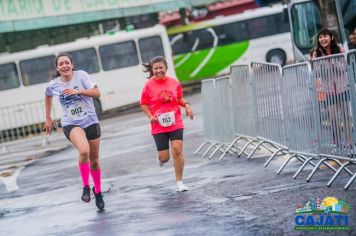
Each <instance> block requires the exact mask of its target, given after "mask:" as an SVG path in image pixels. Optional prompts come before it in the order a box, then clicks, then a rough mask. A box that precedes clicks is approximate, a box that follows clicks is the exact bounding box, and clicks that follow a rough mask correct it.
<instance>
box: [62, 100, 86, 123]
mask: <svg viewBox="0 0 356 236" xmlns="http://www.w3.org/2000/svg"><path fill="white" fill-rule="evenodd" d="M67 110H68V114H69V116H70V117H71V118H72V119H73V120H81V119H83V118H85V116H86V115H87V108H86V106H85V104H84V103H83V102H78V103H75V104H73V105H71V106H69V107H68V108H67Z"/></svg>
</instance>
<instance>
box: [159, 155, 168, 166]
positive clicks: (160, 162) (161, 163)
mask: <svg viewBox="0 0 356 236" xmlns="http://www.w3.org/2000/svg"><path fill="white" fill-rule="evenodd" d="M157 162H158V165H159V167H163V166H164V164H166V163H165V162H163V161H161V160H160V159H159V158H158V157H157Z"/></svg>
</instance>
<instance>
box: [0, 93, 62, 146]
mask: <svg viewBox="0 0 356 236" xmlns="http://www.w3.org/2000/svg"><path fill="white" fill-rule="evenodd" d="M61 115H62V114H61V111H60V107H59V103H58V102H54V103H53V109H52V118H53V119H54V121H55V125H56V127H58V126H59V119H60V117H61ZM44 122H45V105H44V100H41V101H35V102H29V103H23V104H19V105H16V106H9V107H4V108H1V109H0V143H6V142H8V141H11V140H18V139H22V138H25V137H29V136H31V137H32V136H38V135H42V134H43V132H42V129H43V124H44Z"/></svg>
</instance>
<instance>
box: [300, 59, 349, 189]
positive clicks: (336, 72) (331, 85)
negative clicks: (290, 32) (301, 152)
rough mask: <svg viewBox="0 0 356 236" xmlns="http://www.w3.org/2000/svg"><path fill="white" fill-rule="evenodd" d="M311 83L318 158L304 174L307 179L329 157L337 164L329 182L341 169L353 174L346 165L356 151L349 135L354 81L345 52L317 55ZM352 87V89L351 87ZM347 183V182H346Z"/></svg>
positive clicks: (313, 62)
mask: <svg viewBox="0 0 356 236" xmlns="http://www.w3.org/2000/svg"><path fill="white" fill-rule="evenodd" d="M312 67H313V83H315V84H316V85H317V88H316V90H317V96H316V97H318V106H317V111H318V112H317V115H318V117H317V119H318V121H319V125H317V126H316V130H317V135H318V138H319V140H318V143H319V155H320V156H321V159H320V161H319V162H318V163H317V164H316V166H315V167H314V169H313V171H312V172H311V173H310V174H309V176H308V177H307V181H309V180H310V179H311V178H312V177H313V175H314V174H315V172H316V171H317V170H318V169H319V167H320V165H321V164H323V163H326V161H327V160H331V161H333V162H334V163H336V164H338V165H339V166H340V168H339V169H338V170H337V171H336V170H335V168H333V167H332V168H331V169H332V170H333V171H335V172H336V173H335V174H334V176H333V177H332V178H331V180H330V181H329V182H328V183H327V186H330V185H331V184H332V183H333V181H334V180H335V179H336V177H337V176H338V175H339V174H340V172H341V171H342V170H345V171H346V172H347V173H348V174H349V175H351V176H352V175H353V172H351V171H350V170H349V169H347V168H346V166H347V165H348V164H349V162H350V157H352V156H353V155H355V145H354V144H355V140H353V137H352V136H353V135H352V126H353V122H352V119H353V118H352V116H353V115H352V110H351V107H352V106H351V103H354V102H355V101H352V100H351V96H354V95H351V93H354V91H351V90H352V88H354V86H355V84H350V83H349V78H348V73H347V61H346V58H345V55H344V54H337V55H331V56H326V57H321V58H317V59H315V60H313V61H312ZM350 88H351V89H350ZM343 162H344V163H343ZM329 167H330V166H329ZM345 187H346V186H345Z"/></svg>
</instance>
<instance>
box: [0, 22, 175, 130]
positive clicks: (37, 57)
mask: <svg viewBox="0 0 356 236" xmlns="http://www.w3.org/2000/svg"><path fill="white" fill-rule="evenodd" d="M60 52H67V53H69V54H71V55H72V57H73V60H74V64H75V65H74V67H75V69H78V70H79V69H81V70H85V71H87V72H88V73H89V74H91V76H92V77H93V78H94V79H95V81H96V82H97V83H98V86H99V88H100V91H101V94H102V95H101V97H100V98H98V99H94V104H95V106H96V110H97V113H98V114H100V113H101V112H103V111H107V110H109V109H114V108H118V107H122V106H126V105H130V104H134V103H137V102H138V101H139V97H140V93H141V89H142V87H143V85H144V83H145V81H146V78H147V75H145V74H144V73H143V71H142V70H143V67H142V65H141V64H142V63H144V62H148V61H149V60H150V59H151V58H152V57H154V56H164V57H165V58H166V59H167V63H168V74H169V75H171V76H174V77H176V75H175V71H174V65H173V61H172V52H171V47H170V44H169V39H168V37H167V33H166V30H165V28H164V27H163V26H155V27H151V28H146V29H140V30H136V31H132V32H117V33H116V34H113V35H100V36H94V37H91V38H88V39H79V40H76V41H75V42H70V43H65V44H61V45H55V46H42V47H39V48H36V49H33V50H28V51H23V52H18V53H12V54H4V55H1V56H0V101H1V102H0V130H7V129H12V128H16V127H20V126H27V125H31V124H34V123H41V122H44V118H45V115H44V105H43V104H44V103H43V101H44V91H45V87H46V84H47V82H48V81H49V79H50V77H51V74H54V73H55V65H54V58H55V55H56V54H58V53H60ZM56 100H57V99H55V100H54V101H56ZM54 107H57V108H55V111H54V115H55V117H54V118H56V119H58V118H59V117H60V115H61V111H60V109H59V106H58V104H57V106H56V104H55V103H54Z"/></svg>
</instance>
